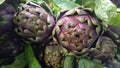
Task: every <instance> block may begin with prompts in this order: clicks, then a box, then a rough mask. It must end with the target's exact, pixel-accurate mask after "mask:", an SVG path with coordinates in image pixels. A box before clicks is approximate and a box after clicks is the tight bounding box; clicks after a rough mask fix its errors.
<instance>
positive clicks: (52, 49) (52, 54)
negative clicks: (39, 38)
mask: <svg viewBox="0 0 120 68" xmlns="http://www.w3.org/2000/svg"><path fill="white" fill-rule="evenodd" d="M65 53H67V50H66V49H64V48H63V47H62V46H60V45H58V44H54V43H50V44H48V45H47V46H46V47H45V49H44V60H45V62H46V64H47V66H48V67H51V68H61V67H63V62H64V57H65Z"/></svg>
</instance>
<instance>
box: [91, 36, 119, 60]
mask: <svg viewBox="0 0 120 68" xmlns="http://www.w3.org/2000/svg"><path fill="white" fill-rule="evenodd" d="M116 54H117V45H116V44H115V43H114V42H113V41H112V39H111V38H109V37H107V36H100V37H99V39H98V41H97V43H96V46H95V48H91V49H90V50H89V56H90V57H91V58H93V59H99V60H101V61H106V60H109V59H112V58H114V57H115V56H116Z"/></svg>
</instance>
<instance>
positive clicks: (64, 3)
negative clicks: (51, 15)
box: [53, 0, 79, 10]
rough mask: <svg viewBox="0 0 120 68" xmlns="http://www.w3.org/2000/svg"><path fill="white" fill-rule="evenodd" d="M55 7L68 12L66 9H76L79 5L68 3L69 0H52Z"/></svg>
mask: <svg viewBox="0 0 120 68" xmlns="http://www.w3.org/2000/svg"><path fill="white" fill-rule="evenodd" d="M53 1H54V2H55V3H56V5H57V6H59V7H60V8H61V9H62V10H68V9H72V8H75V7H78V6H79V5H78V4H76V3H74V2H72V1H69V0H53Z"/></svg>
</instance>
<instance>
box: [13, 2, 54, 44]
mask: <svg viewBox="0 0 120 68" xmlns="http://www.w3.org/2000/svg"><path fill="white" fill-rule="evenodd" d="M14 22H15V24H16V25H17V28H16V29H15V30H16V32H17V33H18V34H19V35H20V36H22V37H23V38H25V39H26V40H29V41H30V42H35V43H36V42H43V40H45V39H46V38H47V37H49V35H50V34H51V32H52V29H53V27H54V25H55V21H54V17H53V16H52V13H49V12H47V11H46V10H45V9H44V8H43V7H42V6H39V5H37V4H34V3H27V4H21V6H20V8H19V11H18V12H17V13H16V14H15V19H14Z"/></svg>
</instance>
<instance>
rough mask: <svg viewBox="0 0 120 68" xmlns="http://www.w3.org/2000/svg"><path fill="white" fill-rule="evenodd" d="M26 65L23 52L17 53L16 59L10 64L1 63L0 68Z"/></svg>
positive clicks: (18, 67)
mask: <svg viewBox="0 0 120 68" xmlns="http://www.w3.org/2000/svg"><path fill="white" fill-rule="evenodd" d="M25 65H26V61H25V56H24V53H22V54H20V55H18V56H17V57H16V60H15V61H14V62H13V63H12V64H10V65H3V66H2V67H1V68H24V66H25Z"/></svg>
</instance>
